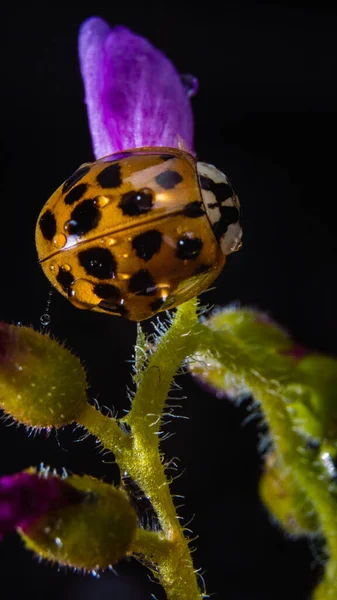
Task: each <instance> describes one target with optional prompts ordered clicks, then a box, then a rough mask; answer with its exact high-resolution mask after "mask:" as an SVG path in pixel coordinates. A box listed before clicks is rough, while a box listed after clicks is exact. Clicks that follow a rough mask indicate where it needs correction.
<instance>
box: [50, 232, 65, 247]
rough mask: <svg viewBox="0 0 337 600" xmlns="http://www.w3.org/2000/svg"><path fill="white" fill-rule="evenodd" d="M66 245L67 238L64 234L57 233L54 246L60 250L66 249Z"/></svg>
mask: <svg viewBox="0 0 337 600" xmlns="http://www.w3.org/2000/svg"><path fill="white" fill-rule="evenodd" d="M66 243H67V238H66V236H65V235H64V233H57V234H56V235H54V237H53V245H54V246H55V248H58V249H61V248H64V246H65V245H66Z"/></svg>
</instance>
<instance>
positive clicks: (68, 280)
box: [56, 269, 75, 296]
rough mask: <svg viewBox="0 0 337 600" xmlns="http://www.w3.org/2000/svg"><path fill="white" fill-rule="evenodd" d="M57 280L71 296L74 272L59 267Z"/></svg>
mask: <svg viewBox="0 0 337 600" xmlns="http://www.w3.org/2000/svg"><path fill="white" fill-rule="evenodd" d="M56 281H57V282H58V283H59V284H60V286H61V288H62V289H63V291H64V292H65V293H66V294H68V296H70V293H71V286H72V285H73V283H74V281H75V279H74V276H73V274H72V273H71V272H70V271H63V269H59V272H58V274H57V277H56Z"/></svg>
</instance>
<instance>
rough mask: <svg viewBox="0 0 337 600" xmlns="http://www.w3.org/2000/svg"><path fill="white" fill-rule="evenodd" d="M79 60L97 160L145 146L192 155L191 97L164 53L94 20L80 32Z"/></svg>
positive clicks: (99, 20) (142, 40) (139, 38)
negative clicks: (181, 151)
mask: <svg viewBox="0 0 337 600" xmlns="http://www.w3.org/2000/svg"><path fill="white" fill-rule="evenodd" d="M79 57H80V67H81V73H82V77H83V82H84V88H85V100H86V104H87V111H88V119H89V127H90V131H91V137H92V142H93V147H94V154H95V156H96V158H101V157H102V156H106V155H108V154H114V153H115V152H118V151H121V150H127V149H131V148H140V147H142V146H170V147H173V148H178V147H183V148H185V149H186V150H189V151H190V152H193V114H192V109H191V104H190V100H189V95H191V93H189V92H188V90H186V86H185V85H184V83H183V82H182V81H181V78H180V76H179V74H178V73H177V71H176V70H175V68H174V66H173V64H172V63H171V62H170V61H169V60H168V58H167V57H166V56H165V55H164V54H163V53H162V52H160V51H159V50H157V49H156V48H154V47H153V46H152V45H151V44H150V43H149V42H148V41H147V40H146V39H144V38H142V37H140V36H139V35H136V34H134V33H132V32H131V31H129V30H128V29H126V28H125V27H121V26H118V27H115V28H114V29H111V28H110V27H109V26H108V25H107V23H105V21H103V20H102V19H100V18H98V17H93V18H90V19H88V20H87V21H86V22H85V23H84V24H83V25H82V27H81V30H80V34H79ZM193 85H194V89H195V90H196V89H197V83H196V80H195V79H194V83H193ZM192 93H193V92H192Z"/></svg>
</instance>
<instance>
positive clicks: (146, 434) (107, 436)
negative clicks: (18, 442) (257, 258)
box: [80, 300, 202, 600]
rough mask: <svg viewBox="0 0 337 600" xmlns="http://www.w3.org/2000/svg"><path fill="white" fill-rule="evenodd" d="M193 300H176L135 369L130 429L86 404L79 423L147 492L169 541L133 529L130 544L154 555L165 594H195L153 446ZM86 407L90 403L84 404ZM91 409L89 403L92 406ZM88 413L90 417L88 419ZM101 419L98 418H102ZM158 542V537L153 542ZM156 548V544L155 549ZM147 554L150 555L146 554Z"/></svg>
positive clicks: (191, 320) (190, 342)
mask: <svg viewBox="0 0 337 600" xmlns="http://www.w3.org/2000/svg"><path fill="white" fill-rule="evenodd" d="M196 308H197V301H196V300H191V301H189V302H186V303H185V304H184V305H182V306H180V307H179V308H178V310H177V313H176V315H175V318H174V320H173V322H172V324H171V326H170V328H169V329H168V330H167V331H166V333H165V334H164V335H163V336H162V337H161V338H160V341H159V343H158V346H157V348H156V350H155V352H154V353H153V354H152V356H151V358H150V360H149V363H148V365H147V367H146V368H145V370H144V372H143V374H142V376H141V377H140V376H139V374H138V377H137V383H138V389H137V393H136V395H135V398H134V400H133V404H132V408H131V411H130V412H129V413H128V415H127V416H126V417H125V418H124V419H122V421H121V423H124V424H126V425H128V427H129V428H130V430H131V433H130V436H129V437H127V436H126V435H125V434H124V433H123V432H122V431H121V429H120V428H119V426H118V423H117V422H116V421H115V420H112V419H108V424H107V425H106V423H107V418H106V417H102V415H100V413H97V411H94V412H90V410H89V409H88V410H87V411H86V412H85V413H84V414H83V415H82V416H81V418H80V423H81V424H82V425H84V426H85V427H86V428H87V429H88V431H90V432H91V433H93V434H94V435H97V436H98V437H99V438H100V440H101V441H102V443H103V444H104V446H105V447H106V448H109V449H110V450H112V451H113V452H114V453H115V454H116V456H117V458H118V464H119V466H120V469H121V471H122V472H126V473H127V474H128V476H130V477H131V478H132V479H133V480H134V481H135V482H136V483H137V485H138V486H139V487H140V489H141V490H142V491H143V492H144V494H145V495H146V496H147V498H149V500H150V501H151V504H152V506H153V509H154V511H155V513H156V515H157V517H158V520H159V523H160V526H161V528H162V536H163V538H164V540H165V541H166V543H169V544H170V546H169V551H167V547H166V550H165V552H163V551H162V548H163V545H162V544H161V545H160V544H159V542H162V539H161V540H160V539H159V538H157V541H156V538H155V537H153V536H156V535H157V534H155V533H153V532H152V533H153V535H152V534H151V539H150V537H149V536H148V535H147V534H148V533H150V532H144V534H141V533H139V536H138V537H137V538H136V540H137V545H136V548H137V550H135V551H136V552H139V553H140V554H143V555H144V557H145V559H146V560H153V559H155V562H156V566H157V569H158V578H159V581H160V583H161V584H162V586H163V588H164V590H165V592H166V595H167V599H168V600H181V599H182V598H184V600H200V599H201V598H202V593H201V591H200V589H199V586H198V582H197V578H196V573H195V570H194V567H193V562H192V558H191V554H190V551H189V547H188V541H187V539H186V538H185V536H184V530H183V528H182V527H181V525H180V523H179V520H178V517H177V513H176V509H175V506H174V503H173V500H172V496H171V494H170V490H169V482H168V480H167V478H166V475H165V472H164V466H163V462H162V457H161V454H160V449H159V433H160V429H161V422H162V418H163V412H164V407H165V403H166V400H167V396H168V393H169V390H170V387H171V384H172V380H173V378H174V376H175V375H176V373H177V371H178V369H179V367H180V365H181V364H182V363H183V361H184V360H185V359H186V358H187V357H188V356H190V355H191V354H193V353H194V352H195V350H196V348H197V345H198V340H199V333H200V332H199V331H198V329H197V311H196ZM90 408H91V407H90ZM92 410H94V409H92ZM92 419H93V420H92ZM103 421H104V423H103ZM157 542H158V543H157ZM159 548H160V549H159ZM151 557H152V558H151Z"/></svg>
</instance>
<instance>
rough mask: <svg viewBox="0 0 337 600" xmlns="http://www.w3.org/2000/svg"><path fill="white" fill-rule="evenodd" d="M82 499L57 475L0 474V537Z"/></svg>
mask: <svg viewBox="0 0 337 600" xmlns="http://www.w3.org/2000/svg"><path fill="white" fill-rule="evenodd" d="M81 499H82V495H80V494H79V492H78V491H77V490H75V489H74V488H73V487H72V486H70V485H69V484H67V483H66V482H65V481H63V480H62V479H60V478H58V477H56V476H55V477H53V476H50V477H44V476H40V475H38V474H37V473H29V472H22V473H15V474H14V475H5V476H4V477H0V540H1V539H2V538H3V536H4V535H5V534H6V533H9V532H10V531H13V530H14V529H16V528H18V527H20V528H21V529H24V528H25V527H27V526H28V525H29V524H30V523H31V522H32V521H34V520H35V519H37V518H38V517H40V516H42V515H43V514H45V513H46V512H48V511H50V510H53V509H56V508H60V507H62V506H67V505H68V504H73V503H76V502H79V501H80V500H81Z"/></svg>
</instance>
